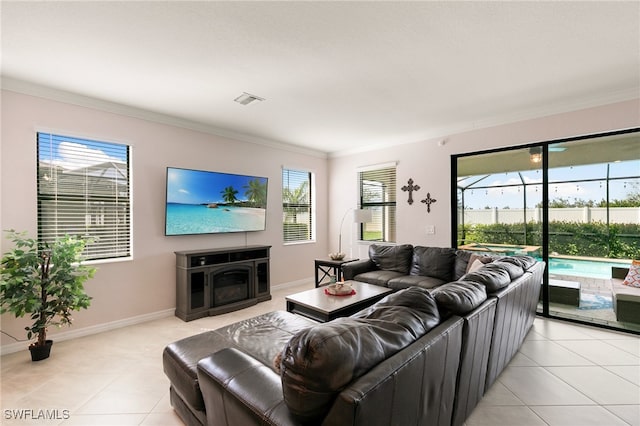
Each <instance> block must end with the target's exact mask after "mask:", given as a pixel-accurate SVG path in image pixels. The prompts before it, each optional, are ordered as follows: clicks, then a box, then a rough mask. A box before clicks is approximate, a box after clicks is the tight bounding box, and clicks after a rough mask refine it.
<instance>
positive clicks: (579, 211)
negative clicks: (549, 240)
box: [458, 207, 640, 225]
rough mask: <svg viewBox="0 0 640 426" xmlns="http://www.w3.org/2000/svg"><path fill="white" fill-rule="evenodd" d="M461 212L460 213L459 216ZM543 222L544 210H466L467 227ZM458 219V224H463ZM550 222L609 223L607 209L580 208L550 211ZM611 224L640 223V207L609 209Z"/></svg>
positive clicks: (465, 220) (459, 218)
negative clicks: (473, 225)
mask: <svg viewBox="0 0 640 426" xmlns="http://www.w3.org/2000/svg"><path fill="white" fill-rule="evenodd" d="M460 213H461V212H460V211H458V214H460ZM525 218H526V221H527V222H532V221H533V222H541V221H542V209H541V208H533V209H526V210H525V209H499V208H492V209H483V210H465V211H464V223H465V225H472V224H482V225H489V224H495V223H522V222H524V221H525ZM461 219H462V218H461V217H458V223H461V222H462V220H461ZM549 221H561V222H578V223H591V222H602V223H606V222H607V209H606V208H605V207H578V208H556V209H549ZM609 223H640V207H612V208H610V209H609Z"/></svg>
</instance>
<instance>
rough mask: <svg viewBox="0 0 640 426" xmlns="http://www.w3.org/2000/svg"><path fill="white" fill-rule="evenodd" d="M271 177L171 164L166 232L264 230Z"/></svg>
mask: <svg viewBox="0 0 640 426" xmlns="http://www.w3.org/2000/svg"><path fill="white" fill-rule="evenodd" d="M267 183H268V179H267V178H265V177H258V176H245V175H237V174H229V173H220V172H211V171H204V170H190V169H180V168H175V167H167V202H166V209H165V235H193V234H216V233H226V232H247V231H264V230H265V228H266V220H267Z"/></svg>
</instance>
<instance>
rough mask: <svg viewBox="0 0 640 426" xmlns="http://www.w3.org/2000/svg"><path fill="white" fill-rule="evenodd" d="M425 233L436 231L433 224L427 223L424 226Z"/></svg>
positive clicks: (429, 233)
mask: <svg viewBox="0 0 640 426" xmlns="http://www.w3.org/2000/svg"><path fill="white" fill-rule="evenodd" d="M425 230H426V232H427V235H433V234H435V233H436V227H435V226H434V225H427V227H426V228H425Z"/></svg>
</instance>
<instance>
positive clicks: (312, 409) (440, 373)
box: [163, 248, 545, 426]
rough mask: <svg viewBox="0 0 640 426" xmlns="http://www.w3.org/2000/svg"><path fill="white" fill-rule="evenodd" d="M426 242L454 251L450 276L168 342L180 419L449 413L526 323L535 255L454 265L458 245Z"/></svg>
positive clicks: (456, 421) (440, 419) (250, 420)
mask: <svg viewBox="0 0 640 426" xmlns="http://www.w3.org/2000/svg"><path fill="white" fill-rule="evenodd" d="M374 250H375V248H374ZM427 251H430V252H433V250H427ZM437 251H441V252H442V253H441V254H446V253H445V252H448V251H451V252H452V253H453V255H454V256H453V262H452V263H451V270H450V274H451V278H452V281H451V282H445V283H444V284H440V285H437V286H435V287H429V288H425V287H421V286H419V285H410V286H407V287H406V288H403V289H400V290H398V291H397V292H395V293H393V294H391V295H389V296H387V297H386V298H385V299H383V300H381V301H380V302H378V303H376V304H375V305H373V306H371V307H370V308H367V309H365V310H363V311H361V312H358V313H357V314H355V315H353V316H351V317H347V318H339V319H337V320H334V321H331V322H329V323H324V324H319V323H316V322H314V321H311V320H309V319H306V318H303V317H300V316H297V315H294V314H290V313H288V312H280V311H278V312H271V313H268V314H264V315H260V316H257V317H254V318H250V319H247V320H244V321H240V322H238V323H235V324H231V325H229V326H226V327H222V328H220V329H217V330H213V331H209V332H205V333H201V334H198V335H194V336H191V337H188V338H186V339H182V340H180V341H177V342H174V343H172V344H170V345H168V346H167V347H166V348H165V350H164V352H163V364H164V371H165V373H166V374H167V376H168V377H169V379H170V381H171V388H170V392H171V403H172V405H173V407H174V408H175V410H176V411H177V412H178V414H179V415H180V417H181V418H182V419H183V420H184V421H185V423H187V424H189V425H192V424H193V425H199V424H207V425H239V424H242V425H249V424H256V425H257V424H273V425H299V424H324V425H376V424H380V425H389V424H403V425H404V424H415V425H457V426H458V425H461V424H462V423H463V422H464V420H465V419H466V418H467V417H468V415H469V414H470V413H471V411H472V410H473V408H474V407H475V406H476V405H477V403H478V402H479V400H480V399H481V398H482V396H483V395H484V392H485V391H486V389H488V388H489V387H490V386H491V385H492V384H493V383H494V381H495V380H496V378H497V377H498V375H499V374H500V373H501V372H502V370H503V369H504V367H505V366H506V365H507V364H508V363H509V361H510V360H511V358H512V357H513V355H515V353H516V352H517V350H518V349H519V347H520V345H521V344H522V342H523V341H524V338H525V336H526V334H527V332H528V331H529V329H530V328H531V325H532V323H533V319H534V316H535V308H536V305H537V301H538V292H539V290H540V282H541V281H542V275H543V271H544V267H545V265H544V263H542V262H536V261H535V260H534V259H532V258H528V257H524V256H513V257H509V258H500V259H497V260H495V261H494V262H492V263H491V264H490V265H492V266H489V265H487V266H485V267H484V268H482V269H480V270H478V271H475V272H470V273H468V274H466V273H464V272H465V270H466V267H467V264H468V262H469V260H470V254H469V253H466V252H459V251H455V250H453V249H444V250H437ZM412 252H413V250H412ZM418 252H424V250H422V249H419V250H418ZM432 254H433V253H432ZM446 255H447V256H448V254H446ZM456 259H457V261H456ZM456 271H457V272H456ZM461 273H462V275H460V274H461ZM456 277H457V278H456Z"/></svg>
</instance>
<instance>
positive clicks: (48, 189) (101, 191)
mask: <svg viewBox="0 0 640 426" xmlns="http://www.w3.org/2000/svg"><path fill="white" fill-rule="evenodd" d="M37 147H38V172H37V173H38V176H37V184H38V238H39V239H40V240H41V241H52V240H54V239H55V238H56V237H58V236H62V235H65V234H69V235H79V236H83V237H88V238H90V239H91V242H90V243H89V244H88V245H87V248H86V252H85V256H86V259H87V260H98V259H112V258H119V257H128V256H130V255H131V187H130V180H129V176H130V173H129V170H130V163H129V159H130V148H129V146H127V145H120V144H115V143H109V142H99V141H93V140H88V139H80V138H73V137H68V136H60V135H54V134H51V133H38V134H37Z"/></svg>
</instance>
